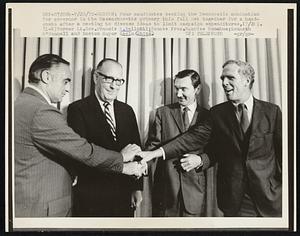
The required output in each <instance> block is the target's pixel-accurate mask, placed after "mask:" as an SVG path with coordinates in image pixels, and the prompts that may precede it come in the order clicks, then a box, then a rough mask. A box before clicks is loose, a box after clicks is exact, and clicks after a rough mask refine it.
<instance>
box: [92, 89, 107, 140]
mask: <svg viewBox="0 0 300 236" xmlns="http://www.w3.org/2000/svg"><path fill="white" fill-rule="evenodd" d="M88 104H89V106H90V108H91V109H89V111H92V113H91V114H90V115H91V116H92V117H94V119H95V124H97V123H98V124H101V125H102V126H103V129H101V130H100V131H101V132H105V133H106V134H107V135H111V132H110V128H109V125H108V123H107V121H106V117H105V114H104V113H103V111H102V109H101V106H100V104H99V101H98V100H97V98H96V96H95V95H94V94H92V95H91V96H90V99H89V102H88ZM111 136H112V135H111Z"/></svg>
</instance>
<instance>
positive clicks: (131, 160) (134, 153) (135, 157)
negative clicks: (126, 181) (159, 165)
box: [121, 144, 148, 178]
mask: <svg viewBox="0 0 300 236" xmlns="http://www.w3.org/2000/svg"><path fill="white" fill-rule="evenodd" d="M140 153H142V150H141V148H140V147H139V146H138V145H136V144H128V145H127V146H126V147H124V148H123V149H122V150H121V154H122V156H123V162H124V165H123V172H122V173H123V174H125V175H134V176H135V177H136V178H140V177H141V176H142V175H147V174H148V166H147V162H145V161H143V160H141V156H140Z"/></svg>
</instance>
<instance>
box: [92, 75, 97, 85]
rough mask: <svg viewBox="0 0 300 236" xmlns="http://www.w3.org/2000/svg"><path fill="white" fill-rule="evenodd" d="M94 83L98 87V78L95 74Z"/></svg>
mask: <svg viewBox="0 0 300 236" xmlns="http://www.w3.org/2000/svg"><path fill="white" fill-rule="evenodd" d="M93 81H94V84H95V85H96V84H97V82H98V77H97V76H96V74H95V72H94V73H93Z"/></svg>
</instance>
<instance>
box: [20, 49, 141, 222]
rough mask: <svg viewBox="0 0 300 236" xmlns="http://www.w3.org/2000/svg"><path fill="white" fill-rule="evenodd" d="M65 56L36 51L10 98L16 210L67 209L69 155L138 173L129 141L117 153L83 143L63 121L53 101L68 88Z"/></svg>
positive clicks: (54, 212)
mask: <svg viewBox="0 0 300 236" xmlns="http://www.w3.org/2000/svg"><path fill="white" fill-rule="evenodd" d="M70 81H71V71H70V67H69V62H67V61H66V60H64V59H62V58H61V57H59V56H57V55H53V54H45V55H41V56H39V57H38V58H37V59H36V60H35V61H34V62H33V63H32V65H31V67H30V69H29V86H28V87H27V88H25V90H24V91H23V93H21V94H20V96H19V97H18V98H17V99H16V101H15V103H14V144H15V145H14V161H15V163H14V164H15V165H14V168H15V171H14V174H15V178H14V185H15V188H14V191H15V195H14V197H15V205H14V210H15V216H16V217H48V216H49V217H57V216H70V215H71V203H72V201H71V185H72V179H71V176H70V175H69V173H68V166H69V161H70V160H71V159H75V160H78V161H80V162H82V163H84V164H85V165H88V166H91V167H94V168H95V170H98V171H99V170H102V171H104V170H105V171H108V172H109V171H113V172H116V173H123V174H127V175H132V174H135V175H137V176H140V175H141V174H142V171H141V170H142V168H141V167H140V165H139V164H138V163H137V162H131V163H125V164H123V162H128V161H130V160H132V159H133V158H134V156H135V154H136V153H137V152H138V151H139V150H140V148H139V147H138V146H137V145H136V144H131V145H130V146H127V147H126V149H123V150H122V151H121V153H118V152H116V151H110V150H108V149H105V148H102V147H99V146H96V145H94V144H92V143H88V142H87V141H86V139H84V138H81V137H80V136H79V135H78V134H76V133H74V131H73V130H72V129H71V128H70V127H68V125H67V122H66V121H65V120H64V118H63V116H62V114H61V112H60V111H59V110H58V109H56V108H55V107H54V106H53V105H51V103H57V102H60V101H61V100H62V97H63V96H64V95H65V94H66V93H67V92H68V91H69V83H70Z"/></svg>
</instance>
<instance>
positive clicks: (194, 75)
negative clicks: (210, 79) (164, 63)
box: [175, 69, 201, 88]
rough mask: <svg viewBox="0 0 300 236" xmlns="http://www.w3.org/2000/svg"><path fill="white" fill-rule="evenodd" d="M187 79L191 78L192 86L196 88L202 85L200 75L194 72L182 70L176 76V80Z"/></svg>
mask: <svg viewBox="0 0 300 236" xmlns="http://www.w3.org/2000/svg"><path fill="white" fill-rule="evenodd" d="M185 77H190V78H191V80H192V85H193V87H194V88H197V87H198V86H199V85H200V84H201V79H200V75H199V74H198V73H197V72H196V71H194V70H190V69H187V70H182V71H179V72H178V73H177V75H175V79H182V78H185Z"/></svg>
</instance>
